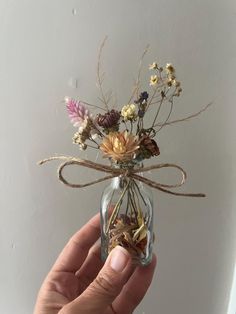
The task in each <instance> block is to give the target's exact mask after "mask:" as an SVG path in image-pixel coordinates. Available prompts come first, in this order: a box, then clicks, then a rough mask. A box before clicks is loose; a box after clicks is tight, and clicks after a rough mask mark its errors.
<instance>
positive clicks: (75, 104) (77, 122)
mask: <svg viewBox="0 0 236 314" xmlns="http://www.w3.org/2000/svg"><path fill="white" fill-rule="evenodd" d="M65 102H66V107H67V111H68V114H69V118H70V121H71V123H72V124H73V126H75V127H80V126H81V124H82V123H83V122H84V120H85V119H87V118H88V117H90V113H89V110H88V109H87V108H86V107H85V106H84V104H83V103H82V102H80V101H77V100H74V99H72V98H66V99H65Z"/></svg>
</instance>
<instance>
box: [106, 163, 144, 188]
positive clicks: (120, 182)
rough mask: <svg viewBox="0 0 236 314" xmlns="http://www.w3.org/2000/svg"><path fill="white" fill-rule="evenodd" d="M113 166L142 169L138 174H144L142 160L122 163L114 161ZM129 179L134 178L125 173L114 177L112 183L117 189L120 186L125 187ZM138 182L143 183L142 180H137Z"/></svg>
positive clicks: (125, 168)
mask: <svg viewBox="0 0 236 314" xmlns="http://www.w3.org/2000/svg"><path fill="white" fill-rule="evenodd" d="M112 167H113V168H114V169H123V170H124V171H125V170H132V169H134V170H138V169H140V172H138V175H140V176H143V173H142V168H143V163H142V162H139V163H137V162H136V163H133V162H130V163H122V164H118V163H112ZM129 180H133V179H132V178H129V177H126V176H124V175H120V176H117V177H114V178H113V179H112V182H111V185H112V187H113V188H115V189H118V188H122V189H123V188H124V187H125V186H126V185H127V183H128V182H129ZM137 184H138V185H142V183H141V182H137Z"/></svg>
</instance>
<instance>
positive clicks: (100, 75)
mask: <svg viewBox="0 0 236 314" xmlns="http://www.w3.org/2000/svg"><path fill="white" fill-rule="evenodd" d="M106 40H107V36H106V37H105V38H104V40H103V41H102V43H101V46H100V48H99V53H98V63H97V86H98V88H99V90H100V93H101V98H99V100H101V102H102V103H103V104H104V105H105V108H106V110H107V111H108V110H109V107H108V103H109V101H108V99H107V98H106V96H105V92H104V90H103V86H102V84H103V81H104V76H105V73H101V58H102V51H103V48H104V46H105V43H106Z"/></svg>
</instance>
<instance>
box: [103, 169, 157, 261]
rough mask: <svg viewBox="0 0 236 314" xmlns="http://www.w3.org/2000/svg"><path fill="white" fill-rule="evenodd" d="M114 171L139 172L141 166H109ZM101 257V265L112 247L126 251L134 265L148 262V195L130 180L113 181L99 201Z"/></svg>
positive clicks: (150, 220) (150, 219) (150, 215)
mask: <svg viewBox="0 0 236 314" xmlns="http://www.w3.org/2000/svg"><path fill="white" fill-rule="evenodd" d="M113 166H114V167H115V168H121V167H122V168H124V169H130V168H135V169H136V168H137V167H139V168H140V173H138V174H139V175H142V174H141V171H142V169H141V168H142V164H138V165H137V164H136V165H134V164H131V165H130V164H129V165H127V164H126V165H124V164H123V165H113ZM100 214H101V257H102V260H103V261H105V260H106V258H107V256H108V254H109V253H110V251H111V250H112V249H113V248H114V247H115V246H116V245H120V246H123V247H124V248H125V249H127V250H128V251H129V253H130V254H131V256H132V259H133V262H134V263H135V264H141V265H147V264H149V263H150V262H151V259H152V244H153V199H152V192H151V189H149V188H148V187H147V186H144V185H143V183H141V182H139V181H137V180H134V179H133V178H132V177H129V176H128V177H127V176H125V175H120V176H118V177H114V178H113V179H112V180H111V183H110V185H109V186H107V188H106V189H105V190H104V192H103V194H102V199H101V209H100Z"/></svg>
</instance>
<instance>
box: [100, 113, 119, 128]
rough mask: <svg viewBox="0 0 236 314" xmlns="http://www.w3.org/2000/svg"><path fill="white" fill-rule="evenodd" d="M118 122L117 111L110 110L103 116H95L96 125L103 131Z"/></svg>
mask: <svg viewBox="0 0 236 314" xmlns="http://www.w3.org/2000/svg"><path fill="white" fill-rule="evenodd" d="M119 120H120V113H119V111H117V110H114V109H112V110H110V111H108V112H106V113H105V114H99V115H98V116H97V124H98V125H99V126H101V127H103V128H104V129H109V128H112V127H114V126H117V124H118V122H119Z"/></svg>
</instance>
